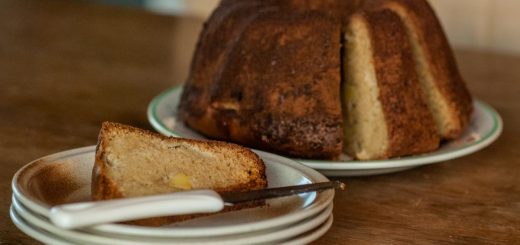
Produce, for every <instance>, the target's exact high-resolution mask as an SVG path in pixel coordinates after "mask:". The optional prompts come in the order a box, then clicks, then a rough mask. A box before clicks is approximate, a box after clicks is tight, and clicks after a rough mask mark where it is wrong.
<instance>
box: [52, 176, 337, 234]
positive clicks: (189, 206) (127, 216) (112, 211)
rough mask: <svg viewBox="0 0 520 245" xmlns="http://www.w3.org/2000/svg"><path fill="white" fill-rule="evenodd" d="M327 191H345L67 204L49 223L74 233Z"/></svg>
mask: <svg viewBox="0 0 520 245" xmlns="http://www.w3.org/2000/svg"><path fill="white" fill-rule="evenodd" d="M325 189H341V190H344V189H345V184H344V183H342V182H339V181H329V182H321V183H313V184H304V185H296V186H286V187H276V188H267V189H262V190H254V191H247V192H227V193H221V194H219V193H217V192H215V191H213V190H193V191H182V192H175V193H169V194H163V195H153V196H144V197H134V198H122V199H113V200H106V201H97V202H81V203H72V204H64V205H59V206H55V207H52V208H51V211H50V216H49V218H50V220H51V222H52V223H53V224H55V225H56V226H58V227H61V228H65V229H75V228H80V227H85V226H92V225H96V224H105V223H112V222H121V221H129V220H136V219H142V218H150V217H160V216H171V215H183V214H195V213H214V212H219V211H221V210H222V209H223V208H224V206H228V205H235V204H239V203H243V202H249V201H259V200H265V199H270V198H276V197H283V196H289V195H295V194H300V193H306V192H313V191H321V190H325Z"/></svg>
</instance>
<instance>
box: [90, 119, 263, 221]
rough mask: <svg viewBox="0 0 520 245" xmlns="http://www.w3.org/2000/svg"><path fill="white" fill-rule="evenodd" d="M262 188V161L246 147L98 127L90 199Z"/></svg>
mask: <svg viewBox="0 0 520 245" xmlns="http://www.w3.org/2000/svg"><path fill="white" fill-rule="evenodd" d="M265 187H267V179H266V176H265V166H264V163H263V161H262V160H261V159H260V158H259V157H258V156H257V155H256V154H255V153H253V152H252V151H250V150H249V149H247V148H244V147H241V146H238V145H235V144H229V143H224V142H217V141H197V140H190V139H181V138H173V137H164V136H161V135H158V134H154V133H151V132H148V131H145V130H141V129H138V128H134V127H130V126H126V125H122V124H117V123H109V122H106V123H103V125H102V128H101V132H100V134H99V139H98V145H97V149H96V161H95V164H94V169H93V174H92V198H93V200H105V199H114V198H123V197H135V196H145V195H153V194H163V193H170V192H176V191H183V190H191V189H213V190H215V191H217V192H228V191H247V190H254V189H262V188H265ZM151 208H153V207H151ZM186 218H189V217H188V216H177V217H159V218H151V219H145V220H140V221H136V222H134V223H135V224H143V225H162V224H165V223H169V222H172V221H177V220H182V219H186Z"/></svg>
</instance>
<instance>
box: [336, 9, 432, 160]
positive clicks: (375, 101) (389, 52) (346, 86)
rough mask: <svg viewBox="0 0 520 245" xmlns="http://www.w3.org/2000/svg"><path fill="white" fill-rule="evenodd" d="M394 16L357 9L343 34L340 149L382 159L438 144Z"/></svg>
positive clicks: (356, 155)
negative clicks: (342, 142) (357, 11)
mask: <svg viewBox="0 0 520 245" xmlns="http://www.w3.org/2000/svg"><path fill="white" fill-rule="evenodd" d="M409 47H410V45H409V40H408V39H407V37H406V30H405V28H404V26H403V23H402V22H401V20H400V18H399V17H398V16H397V15H396V14H395V13H393V12H392V11H390V10H381V11H360V12H359V13H356V14H354V15H353V16H352V17H351V21H350V23H349V26H348V28H347V32H346V34H345V51H346V54H345V56H344V69H343V72H344V79H345V81H344V82H343V84H342V106H343V109H342V111H343V114H344V126H343V129H344V146H345V151H346V153H348V154H349V155H351V156H353V157H354V158H357V159H361V160H367V159H385V158H391V157H397V156H406V155H411V154H418V153H424V152H429V151H432V150H435V149H437V147H438V146H439V136H438V134H437V130H436V126H435V122H434V121H433V118H432V115H431V113H430V111H429V110H428V107H427V106H426V104H425V102H424V100H423V96H422V93H421V90H420V87H419V82H418V78H417V74H416V72H415V67H414V64H413V57H412V53H411V51H410V49H409Z"/></svg>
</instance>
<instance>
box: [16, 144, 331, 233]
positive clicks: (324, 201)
mask: <svg viewBox="0 0 520 245" xmlns="http://www.w3.org/2000/svg"><path fill="white" fill-rule="evenodd" d="M95 148H96V146H95V145H93V146H87V147H81V148H75V149H70V150H66V151H62V152H57V153H53V154H50V155H47V156H44V157H40V158H38V159H36V160H33V161H31V162H29V163H28V164H26V165H24V166H23V167H22V168H20V169H19V170H18V171H17V172H16V173H15V175H14V177H13V179H12V181H11V188H12V191H13V195H15V196H16V198H18V200H20V201H21V202H22V203H23V204H24V205H25V206H27V207H28V208H30V209H31V210H33V211H35V212H36V213H39V214H42V215H43V216H45V217H48V216H49V209H50V207H48V206H47V205H46V204H45V203H42V202H40V201H39V200H33V199H32V198H29V197H28V196H26V195H25V194H24V191H23V188H21V187H20V188H18V184H17V183H18V182H19V179H20V175H21V174H22V173H23V172H24V171H25V170H26V169H28V168H30V167H31V166H32V165H33V164H35V163H38V162H41V161H44V164H52V160H57V159H63V158H66V157H70V156H75V155H81V154H95ZM253 151H254V152H255V153H256V154H259V156H260V157H261V158H262V159H264V158H265V159H270V161H273V162H276V163H271V164H274V165H276V164H282V165H285V166H286V167H289V168H291V169H293V171H295V172H296V173H298V174H299V175H302V176H303V177H306V178H307V179H310V180H311V182H322V181H328V178H327V177H325V176H324V175H323V174H321V173H319V172H318V171H316V170H314V169H312V168H309V167H307V166H305V165H303V164H301V163H298V162H296V161H294V160H292V159H290V158H287V157H283V156H279V155H276V154H273V153H269V152H264V151H259V150H253ZM334 196H335V192H334V190H326V191H324V192H321V193H320V196H319V197H318V198H317V199H315V200H314V201H313V204H312V205H310V206H306V207H302V208H301V209H300V210H299V211H297V212H294V213H289V214H287V215H283V216H277V217H273V218H270V219H267V220H263V221H261V222H252V223H245V224H240V225H227V226H222V227H218V228H212V227H204V228H192V227H190V228H188V227H154V228H148V229H147V228H146V227H145V228H143V227H140V226H131V225H122V224H102V225H97V226H93V227H91V228H90V229H92V230H95V231H100V232H110V233H117V234H138V235H145V236H166V237H181V236H182V237H190V236H212V235H227V234H236V233H241V232H252V231H258V230H263V229H266V228H270V227H277V226H282V225H287V224H293V223H295V222H297V221H300V220H303V219H305V218H308V217H311V216H312V215H315V214H317V213H319V212H321V211H323V210H324V209H325V208H326V207H327V205H329V204H330V203H332V201H333V199H334Z"/></svg>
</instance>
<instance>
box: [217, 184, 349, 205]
mask: <svg viewBox="0 0 520 245" xmlns="http://www.w3.org/2000/svg"><path fill="white" fill-rule="evenodd" d="M345 188H346V185H345V184H344V183H343V182H340V181H328V182H320V183H312V184H304V185H295V186H284V187H275V188H267V189H260V190H253V191H245V192H229V193H220V194H219V195H220V196H221V197H222V199H223V200H224V202H225V204H226V205H233V204H238V203H243V202H249V201H259V200H264V199H270V198H276V197H284V196H290V195H296V194H300V193H305V192H312V191H322V190H326V189H340V190H345Z"/></svg>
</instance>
